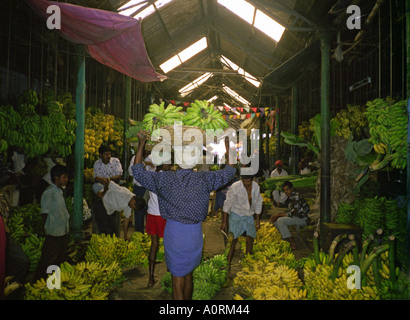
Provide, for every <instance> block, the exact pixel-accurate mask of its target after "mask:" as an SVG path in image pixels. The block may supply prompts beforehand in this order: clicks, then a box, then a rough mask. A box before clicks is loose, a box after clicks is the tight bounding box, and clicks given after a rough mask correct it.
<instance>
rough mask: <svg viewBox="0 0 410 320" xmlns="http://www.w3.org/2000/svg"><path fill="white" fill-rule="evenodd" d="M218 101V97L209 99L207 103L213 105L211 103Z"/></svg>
mask: <svg viewBox="0 0 410 320" xmlns="http://www.w3.org/2000/svg"><path fill="white" fill-rule="evenodd" d="M216 99H218V96H213V97H212V98H211V99H208V100H207V101H208V102H209V103H211V102H213V101H215V100H216Z"/></svg>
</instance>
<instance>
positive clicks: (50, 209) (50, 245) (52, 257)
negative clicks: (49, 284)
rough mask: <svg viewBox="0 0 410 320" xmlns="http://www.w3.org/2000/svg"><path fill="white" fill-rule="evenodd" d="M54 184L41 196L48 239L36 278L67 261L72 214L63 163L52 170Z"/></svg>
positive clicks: (65, 170)
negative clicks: (50, 267) (70, 212)
mask: <svg viewBox="0 0 410 320" xmlns="http://www.w3.org/2000/svg"><path fill="white" fill-rule="evenodd" d="M50 176H51V181H52V184H51V185H50V186H49V187H47V189H46V190H45V191H44V192H43V194H42V196H41V214H42V216H43V218H44V222H45V223H44V231H45V235H46V239H45V241H44V246H43V250H42V254H41V258H40V261H39V263H38V267H37V274H36V279H40V278H45V277H46V276H47V268H48V267H49V266H50V265H57V266H60V264H61V263H62V262H64V261H65V258H66V252H67V246H68V232H69V221H70V214H69V213H68V210H67V207H66V204H65V200H64V197H63V190H62V189H63V188H65V187H66V185H67V182H68V170H67V168H66V167H65V166H63V165H59V164H58V165H55V166H54V167H53V168H51V171H50Z"/></svg>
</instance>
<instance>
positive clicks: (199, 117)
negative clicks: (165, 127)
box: [182, 100, 228, 130]
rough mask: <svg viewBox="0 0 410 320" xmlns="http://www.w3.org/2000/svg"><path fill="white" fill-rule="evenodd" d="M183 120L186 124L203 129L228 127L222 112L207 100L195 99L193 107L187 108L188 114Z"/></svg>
mask: <svg viewBox="0 0 410 320" xmlns="http://www.w3.org/2000/svg"><path fill="white" fill-rule="evenodd" d="M182 121H183V123H184V124H185V125H189V126H196V127H199V128H201V129H203V130H206V129H213V130H218V129H221V130H224V129H226V128H228V124H227V123H226V121H225V120H224V119H223V117H222V113H221V112H220V111H219V110H218V109H215V108H214V105H213V104H209V103H208V101H206V100H195V102H193V103H191V107H190V108H188V109H187V114H186V115H185V116H184V118H183V119H182Z"/></svg>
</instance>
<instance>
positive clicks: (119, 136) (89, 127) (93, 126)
mask: <svg viewBox="0 0 410 320" xmlns="http://www.w3.org/2000/svg"><path fill="white" fill-rule="evenodd" d="M84 133H85V135H84V158H85V159H87V162H88V163H89V164H93V163H94V161H96V160H97V159H98V158H99V154H98V148H99V147H100V146H101V145H102V144H108V145H109V147H110V148H111V150H113V151H115V152H117V153H118V154H121V153H122V149H123V144H124V143H123V135H124V120H122V119H116V118H115V117H114V116H113V115H111V114H104V113H102V112H101V110H99V109H93V108H92V109H89V110H87V111H86V115H85V130H84Z"/></svg>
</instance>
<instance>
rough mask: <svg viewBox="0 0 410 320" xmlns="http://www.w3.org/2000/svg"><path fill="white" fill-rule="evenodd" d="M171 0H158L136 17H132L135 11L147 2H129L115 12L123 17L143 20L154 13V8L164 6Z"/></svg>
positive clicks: (138, 0) (135, 0) (132, 0)
mask: <svg viewBox="0 0 410 320" xmlns="http://www.w3.org/2000/svg"><path fill="white" fill-rule="evenodd" d="M171 1H172V0H158V1H155V2H154V4H151V5H150V6H148V7H146V8H145V9H144V10H142V11H141V12H140V13H138V14H136V15H132V14H133V13H135V12H136V11H137V10H139V9H141V8H142V7H144V6H146V5H147V1H141V0H130V1H128V2H127V3H126V4H124V5H123V6H121V7H120V8H119V9H118V10H117V11H118V13H119V14H122V15H124V16H132V17H133V18H135V19H140V18H141V20H142V19H144V18H145V17H148V16H149V15H150V14H152V13H153V12H155V8H157V9H159V8H161V7H163V6H164V5H166V4H167V3H169V2H171Z"/></svg>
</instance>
